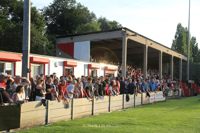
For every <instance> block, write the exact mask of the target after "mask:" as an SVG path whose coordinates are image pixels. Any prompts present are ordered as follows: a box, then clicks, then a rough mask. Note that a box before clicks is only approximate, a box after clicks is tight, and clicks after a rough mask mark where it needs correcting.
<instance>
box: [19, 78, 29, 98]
mask: <svg viewBox="0 0 200 133" xmlns="http://www.w3.org/2000/svg"><path fill="white" fill-rule="evenodd" d="M21 85H23V87H24V95H25V99H26V100H29V97H30V96H31V85H30V81H29V80H28V79H27V78H26V77H23V78H22V79H21Z"/></svg>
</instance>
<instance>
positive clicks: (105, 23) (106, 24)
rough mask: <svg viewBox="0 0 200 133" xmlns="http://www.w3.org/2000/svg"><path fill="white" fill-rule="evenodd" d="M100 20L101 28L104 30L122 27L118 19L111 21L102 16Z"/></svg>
mask: <svg viewBox="0 0 200 133" xmlns="http://www.w3.org/2000/svg"><path fill="white" fill-rule="evenodd" d="M98 22H99V23H100V28H101V30H102V31H106V30H112V29H118V28H121V27H122V26H121V25H120V24H119V23H118V22H117V21H109V20H107V19H106V18H104V17H100V18H99V19H98Z"/></svg>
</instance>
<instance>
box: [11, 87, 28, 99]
mask: <svg viewBox="0 0 200 133" xmlns="http://www.w3.org/2000/svg"><path fill="white" fill-rule="evenodd" d="M12 99H13V101H14V102H15V103H24V102H25V92H24V86H23V85H18V86H17V88H16V92H15V93H14V94H13V97H12Z"/></svg>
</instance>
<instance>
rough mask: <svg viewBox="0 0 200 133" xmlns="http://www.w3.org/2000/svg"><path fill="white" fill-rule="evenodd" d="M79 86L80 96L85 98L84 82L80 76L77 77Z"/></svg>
mask: <svg viewBox="0 0 200 133" xmlns="http://www.w3.org/2000/svg"><path fill="white" fill-rule="evenodd" d="M77 87H78V90H79V93H80V95H79V98H83V97H84V89H83V82H82V81H81V79H80V78H78V79H77Z"/></svg>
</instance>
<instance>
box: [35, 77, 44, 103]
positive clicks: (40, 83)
mask: <svg viewBox="0 0 200 133" xmlns="http://www.w3.org/2000/svg"><path fill="white" fill-rule="evenodd" d="M35 91H36V97H35V100H36V101H41V100H42V99H45V94H46V92H45V88H44V80H43V79H42V78H41V77H39V78H38V79H37V85H36V90H35Z"/></svg>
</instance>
